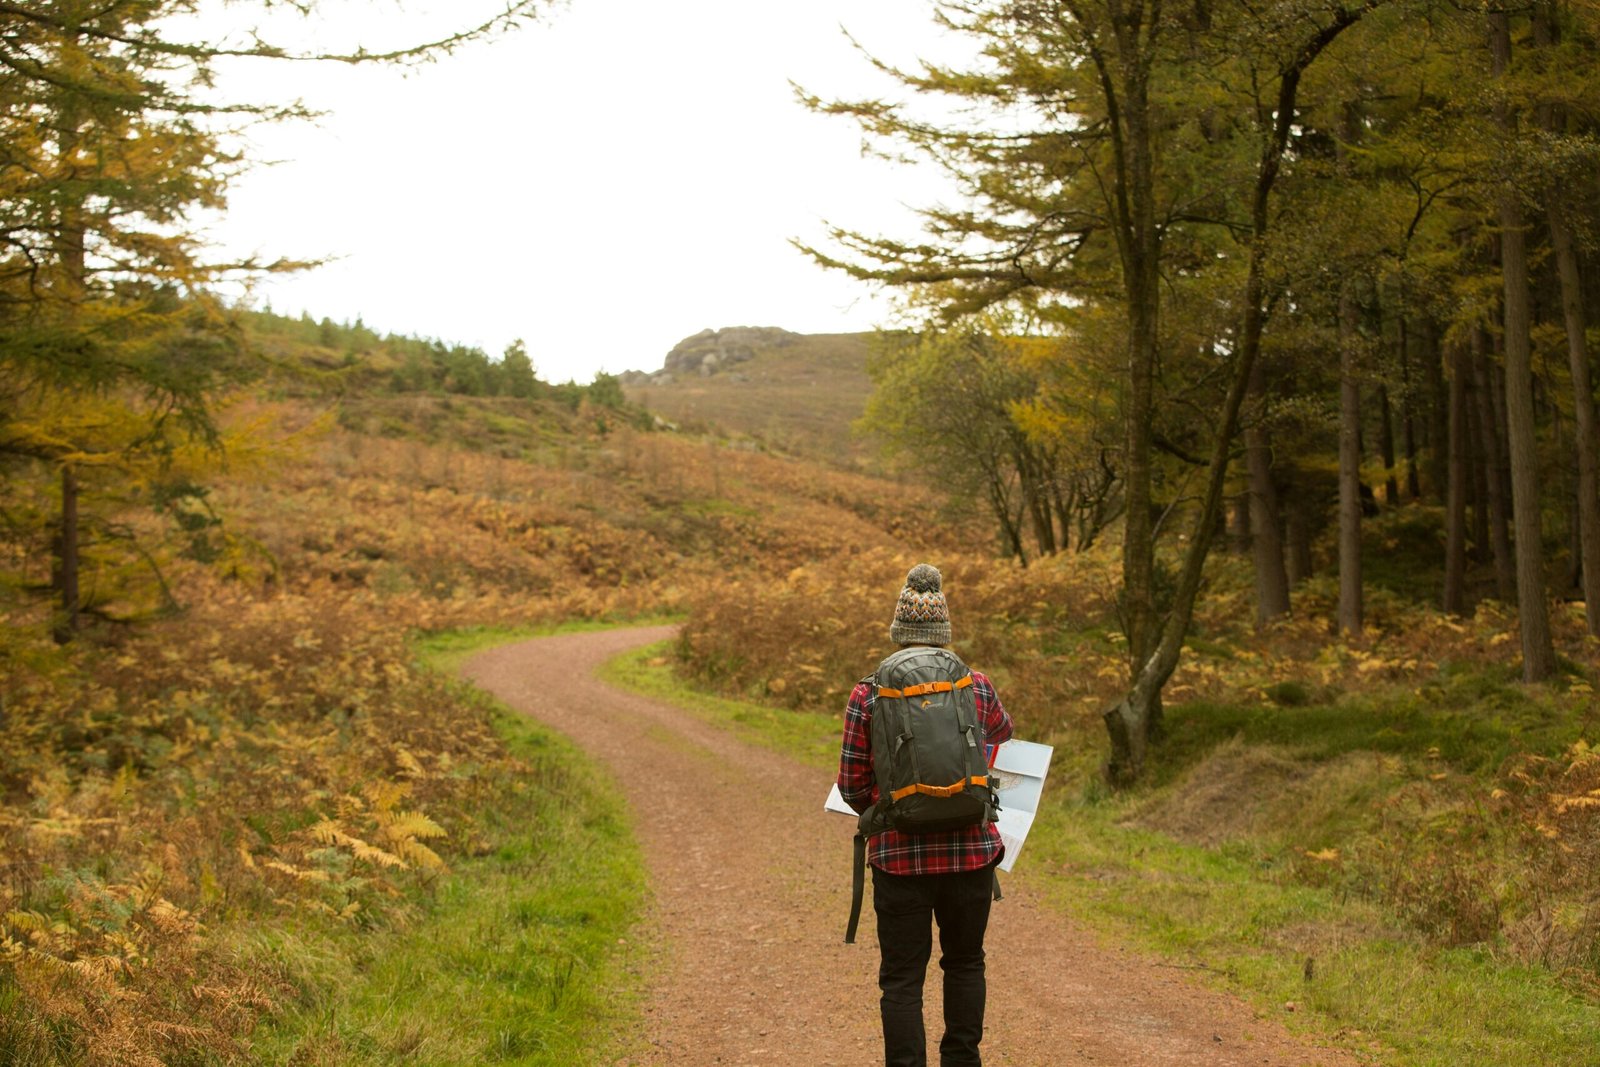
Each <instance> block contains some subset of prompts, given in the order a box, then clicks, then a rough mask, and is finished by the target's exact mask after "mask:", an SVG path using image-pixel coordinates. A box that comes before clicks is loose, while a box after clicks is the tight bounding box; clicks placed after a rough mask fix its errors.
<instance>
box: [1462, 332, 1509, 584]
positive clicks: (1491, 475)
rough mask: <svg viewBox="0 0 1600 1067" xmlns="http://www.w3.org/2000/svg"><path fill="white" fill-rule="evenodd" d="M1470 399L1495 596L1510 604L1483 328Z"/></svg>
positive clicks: (1500, 463)
mask: <svg viewBox="0 0 1600 1067" xmlns="http://www.w3.org/2000/svg"><path fill="white" fill-rule="evenodd" d="M1472 384H1473V390H1472V398H1473V400H1474V407H1475V409H1476V411H1477V416H1478V443H1479V449H1480V453H1481V455H1482V457H1483V464H1482V470H1483V490H1484V494H1483V497H1482V500H1483V502H1484V505H1485V508H1484V511H1485V513H1486V514H1487V516H1488V518H1487V523H1488V525H1487V527H1486V529H1485V533H1486V535H1487V537H1488V539H1489V547H1490V548H1491V550H1492V551H1493V559H1494V588H1495V596H1496V597H1497V598H1498V599H1500V600H1501V601H1503V602H1505V603H1507V604H1510V603H1513V602H1514V601H1515V600H1516V599H1517V566H1516V560H1515V558H1514V554H1513V552H1512V550H1511V518H1510V517H1511V508H1510V506H1509V501H1508V500H1507V497H1508V495H1509V493H1508V491H1507V479H1506V477H1505V471H1506V469H1507V468H1506V464H1505V461H1504V458H1503V457H1504V446H1503V444H1502V442H1501V435H1500V420H1499V418H1498V414H1499V407H1498V406H1497V405H1496V404H1495V402H1494V395H1495V380H1494V369H1493V368H1492V367H1491V366H1490V362H1489V340H1488V337H1487V335H1486V334H1485V333H1484V331H1483V329H1482V327H1476V326H1475V327H1473V330H1472Z"/></svg>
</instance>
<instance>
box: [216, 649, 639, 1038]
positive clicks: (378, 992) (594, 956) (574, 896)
mask: <svg viewBox="0 0 1600 1067" xmlns="http://www.w3.org/2000/svg"><path fill="white" fill-rule="evenodd" d="M588 628H593V627H592V626H589V625H571V626H564V627H561V628H560V629H561V630H563V631H570V630H574V629H588ZM535 632H536V631H531V630H474V631H457V632H452V633H447V634H438V635H432V636H430V637H428V638H426V639H425V640H423V641H422V642H420V650H421V652H422V654H423V656H424V658H425V660H426V661H427V662H429V663H430V664H431V665H433V666H434V667H435V668H437V669H441V670H445V669H448V670H451V671H453V670H455V669H456V668H457V667H458V666H459V664H460V662H461V660H463V659H464V658H465V657H466V656H467V655H469V654H470V653H471V652H474V651H477V650H479V649H482V648H485V647H489V646H490V645H494V644H499V643H503V642H504V641H507V640H512V639H516V638H519V637H524V636H532V635H533V634H534V633H535ZM542 632H551V631H550V630H545V631H542ZM461 689H462V697H463V699H468V700H473V701H476V702H478V703H479V704H480V705H481V706H482V707H483V708H484V710H485V712H486V714H488V715H489V716H490V717H491V719H492V721H493V723H494V726H495V729H496V731H497V733H498V734H499V735H500V737H501V738H502V739H503V740H504V742H505V744H506V746H507V748H508V749H509V750H510V752H511V753H512V754H513V755H514V756H516V757H517V758H518V759H520V760H522V761H523V762H524V763H525V764H526V765H527V767H526V771H525V772H524V773H522V774H518V775H515V776H509V777H506V778H505V779H504V780H498V781H494V782H489V783H483V791H482V792H481V794H480V795H481V796H482V799H483V805H482V809H481V811H478V812H476V813H475V815H476V819H475V825H474V827H473V834H474V842H473V847H472V848H471V852H472V853H473V854H472V855H470V856H467V857H465V858H457V859H455V860H454V861H453V865H452V868H453V869H452V870H451V872H450V873H449V874H448V875H447V876H444V877H442V878H441V879H440V880H439V881H438V882H437V883H436V884H435V885H434V887H433V888H432V891H431V893H428V894H426V895H425V896H423V897H422V898H420V899H418V900H416V901H415V902H413V903H412V904H411V906H410V907H409V908H407V909H403V910H402V911H401V912H400V916H399V917H398V918H396V919H392V920H387V921H385V922H384V923H382V924H381V925H380V926H379V927H378V928H375V929H364V930H363V929H357V928H352V927H350V926H347V925H341V924H337V923H333V922H331V921H330V922H326V923H319V922H316V921H312V920H305V921H301V922H298V923H296V924H290V925H287V926H285V925H281V924H273V925H271V926H266V925H263V926H262V927H259V928H257V929H256V930H254V931H252V932H248V933H246V934H244V935H242V936H241V937H240V938H239V940H238V942H237V944H236V945H235V950H236V951H237V952H239V953H241V954H242V955H244V956H246V957H249V958H253V959H257V960H261V959H265V960H268V961H271V963H272V964H273V969H274V970H275V971H276V972H277V973H278V974H279V975H281V976H282V980H283V983H284V985H285V986H286V987H288V988H289V989H292V990H293V991H294V995H293V996H292V997H291V998H290V999H289V1003H288V1004H287V1006H286V1007H285V1008H284V1009H283V1010H282V1011H281V1012H280V1013H279V1015H278V1017H277V1018H276V1019H275V1020H274V1022H273V1024H272V1025H271V1026H270V1027H267V1028H264V1029H263V1030H261V1031H259V1032H258V1033H257V1035H256V1038H255V1045H256V1047H255V1052H254V1055H255V1058H256V1059H257V1060H259V1061H260V1062H263V1063H281V1064H295V1065H301V1064H401V1063H407V1064H410V1063H427V1064H439V1065H446V1064H463V1065H465V1064H489V1063H494V1064H526V1065H535V1064H541V1065H542V1064H551V1065H554V1064H561V1065H567V1064H610V1063H613V1062H615V1061H616V1059H617V1058H618V1057H619V1056H621V1055H623V1054H625V1053H627V1052H628V1051H630V1050H631V1045H630V1042H631V1041H633V1040H635V1037H636V1031H637V1022H638V1016H639V1008H638V1002H637V992H638V990H639V989H640V988H641V985H642V979H643V975H644V974H645V973H646V972H647V970H648V968H649V966H650V961H651V948H650V945H649V940H648V936H647V935H645V934H643V933H642V932H641V931H640V930H639V929H638V928H637V924H638V921H639V917H640V913H641V909H642V907H643V903H644V901H645V898H646V894H647V889H646V883H645V874H644V868H643V862H642V859H641V857H640V855H639V852H638V849H637V846H636V844H635V842H634V840H633V837H632V833H631V829H630V826H629V823H628V818H627V813H626V809H625V806H624V804H623V802H622V800H621V798H620V797H621V794H620V792H619V791H618V790H617V788H616V786H615V783H614V782H613V781H612V780H611V779H610V777H609V775H608V774H607V773H606V772H605V771H604V770H603V769H602V768H600V767H599V766H598V765H596V764H595V763H594V762H593V761H592V760H591V759H590V758H589V757H587V756H585V755H584V754H583V753H582V752H580V751H579V750H578V749H577V748H576V747H575V746H573V745H572V744H571V743H570V742H568V741H566V740H565V739H564V738H561V737H560V736H558V735H556V734H554V733H552V732H551V731H549V730H546V729H544V728H542V727H540V726H538V725H536V724H535V723H533V722H531V721H530V720H528V719H527V718H526V717H524V716H521V715H518V714H516V713H514V712H511V711H510V710H508V709H506V708H504V707H503V706H501V705H498V704H496V703H495V702H493V701H492V700H490V698H488V697H487V696H485V695H483V694H482V693H480V692H478V691H476V690H473V689H471V688H470V687H467V686H465V685H463V686H462V687H461Z"/></svg>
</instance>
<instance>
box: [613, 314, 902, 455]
mask: <svg viewBox="0 0 1600 1067" xmlns="http://www.w3.org/2000/svg"><path fill="white" fill-rule="evenodd" d="M872 337H873V335H871V334H859V333H841V334H794V333H788V332H787V331H783V330H774V329H754V330H752V329H748V328H737V327H736V328H731V329H727V330H718V331H705V332H704V333H701V334H697V335H695V336H694V337H690V338H686V339H684V341H682V342H680V343H679V344H678V345H677V346H676V347H674V349H673V350H672V351H671V352H670V353H668V355H667V357H666V359H665V362H664V364H663V367H662V369H661V370H659V371H656V372H654V373H650V374H646V373H642V372H637V371H630V372H629V373H627V374H624V375H622V376H621V381H622V387H623V391H624V393H625V394H626V395H627V397H628V399H629V400H631V401H633V402H634V403H637V404H640V405H642V406H644V407H646V408H648V409H650V410H651V411H653V412H656V413H658V414H660V415H661V416H662V417H663V418H666V419H669V420H671V421H672V422H674V423H676V424H678V425H679V426H680V427H682V428H684V429H686V430H709V431H714V432H717V433H722V434H727V435H730V436H735V437H744V438H748V439H751V440H754V441H756V442H759V443H760V444H761V445H763V446H765V447H768V448H772V449H775V450H777V451H780V452H785V453H788V454H792V455H797V456H808V457H812V458H816V459H821V460H824V461H826V462H828V463H831V464H834V465H838V466H847V467H860V466H864V465H866V464H867V463H868V460H869V449H868V447H867V446H866V445H864V444H863V443H862V442H861V441H860V440H859V439H858V438H857V436H856V435H855V433H854V432H853V427H852V424H853V423H854V422H855V420H856V419H858V418H859V417H860V416H861V413H862V411H863V410H864V409H865V408H866V402H867V394H868V392H869V391H870V390H871V382H870V380H869V379H868V377H867V357H868V354H869V352H870V351H871V345H872ZM718 341H724V342H725V343H724V344H723V345H721V346H720V347H719V346H718V345H717V343H716V342H718ZM730 350H731V351H732V352H733V353H734V354H735V358H733V359H730V358H728V354H729V351H730ZM707 356H710V357H711V358H710V361H709V362H708V361H707V360H706V357H707Z"/></svg>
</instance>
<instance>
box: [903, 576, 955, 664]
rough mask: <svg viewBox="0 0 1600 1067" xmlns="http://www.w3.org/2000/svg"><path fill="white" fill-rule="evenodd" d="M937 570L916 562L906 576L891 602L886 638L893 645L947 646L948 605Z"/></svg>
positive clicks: (948, 626)
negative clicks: (890, 619)
mask: <svg viewBox="0 0 1600 1067" xmlns="http://www.w3.org/2000/svg"><path fill="white" fill-rule="evenodd" d="M943 584H944V582H943V579H942V578H941V576H940V574H939V568H937V567H935V566H933V565H932V564H928V563H919V564H917V565H916V566H915V567H912V568H911V571H910V573H909V574H907V575H906V584H905V587H904V588H903V589H901V590H900V599H899V600H898V601H896V602H895V607H894V621H893V622H891V623H890V624H889V639H890V640H891V641H893V642H894V643H895V644H897V645H948V644H949V643H950V605H949V604H948V603H947V602H946V601H945V598H944V591H943V589H942V586H943Z"/></svg>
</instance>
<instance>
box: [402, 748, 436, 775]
mask: <svg viewBox="0 0 1600 1067" xmlns="http://www.w3.org/2000/svg"><path fill="white" fill-rule="evenodd" d="M394 759H395V762H396V763H398V764H399V765H400V773H401V774H403V775H405V776H406V777H408V778H424V777H426V776H427V774H428V772H427V771H426V770H425V769H424V768H423V766H422V764H421V763H420V762H418V761H417V757H415V756H413V755H412V754H411V753H410V752H408V751H407V750H406V749H403V748H397V749H395V753H394Z"/></svg>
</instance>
